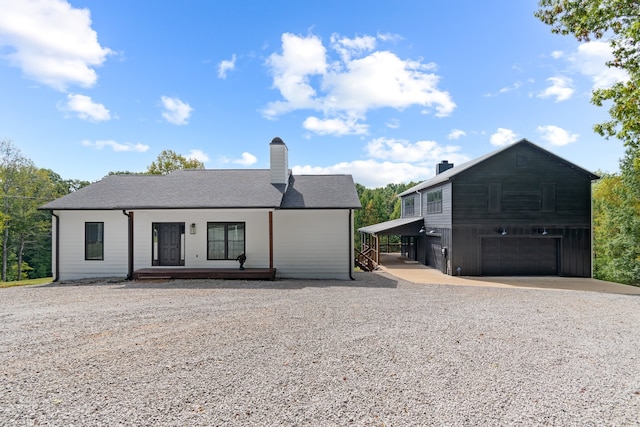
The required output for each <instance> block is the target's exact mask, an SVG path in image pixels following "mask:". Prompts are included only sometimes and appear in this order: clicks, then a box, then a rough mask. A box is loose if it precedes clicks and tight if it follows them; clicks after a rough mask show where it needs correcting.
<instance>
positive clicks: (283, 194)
mask: <svg viewBox="0 0 640 427" xmlns="http://www.w3.org/2000/svg"><path fill="white" fill-rule="evenodd" d="M285 187H286V188H285ZM360 207H361V204H360V200H359V199H358V194H357V192H356V188H355V184H354V182H353V178H352V177H351V175H299V176H293V175H290V178H289V184H288V185H287V186H285V185H281V184H271V171H270V170H269V169H197V170H177V171H174V172H171V173H169V174H168V175H109V176H106V177H104V178H103V179H102V180H100V181H98V182H95V183H93V184H91V185H89V186H87V187H84V188H81V189H80V190H78V191H76V192H73V193H70V194H68V195H66V196H64V197H61V198H59V199H57V200H54V201H52V202H49V203H47V204H46V205H44V206H42V207H41V208H40V209H50V210H110V209H220V208H279V209H332V208H337V209H345V208H348V209H359V208H360Z"/></svg>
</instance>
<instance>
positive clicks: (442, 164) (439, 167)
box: [436, 160, 453, 175]
mask: <svg viewBox="0 0 640 427" xmlns="http://www.w3.org/2000/svg"><path fill="white" fill-rule="evenodd" d="M452 167H453V163H449V162H448V161H446V160H443V161H441V162H440V163H438V164H437V165H436V175H439V174H441V173H442V172H444V171H446V170H448V169H451V168H452Z"/></svg>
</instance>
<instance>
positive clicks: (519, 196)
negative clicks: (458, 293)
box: [359, 139, 599, 277]
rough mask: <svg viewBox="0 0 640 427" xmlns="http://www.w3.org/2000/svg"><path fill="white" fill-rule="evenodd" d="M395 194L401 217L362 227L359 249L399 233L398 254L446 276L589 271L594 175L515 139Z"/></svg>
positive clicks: (376, 251)
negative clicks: (380, 237)
mask: <svg viewBox="0 0 640 427" xmlns="http://www.w3.org/2000/svg"><path fill="white" fill-rule="evenodd" d="M436 172H437V174H436V175H435V177H433V178H431V179H429V180H426V181H424V182H422V183H421V184H418V185H416V186H414V187H412V188H410V189H408V190H407V191H405V192H403V193H401V194H400V195H399V197H400V198H401V200H402V217H401V218H400V219H397V220H393V221H389V222H385V223H381V224H375V225H371V226H367V227H363V228H360V229H359V231H360V232H361V233H362V241H363V245H364V247H365V249H369V251H370V253H371V254H373V255H372V256H374V257H375V256H377V254H379V249H380V248H379V236H384V235H400V236H401V242H402V246H401V247H402V249H401V251H402V254H403V255H404V256H406V257H407V258H409V259H411V260H415V261H418V262H421V263H423V264H426V265H429V266H432V267H434V268H437V269H439V270H441V271H442V272H443V273H446V274H450V275H458V274H460V275H464V276H541V275H543V276H551V275H559V276H573V277H591V275H592V240H591V239H592V218H591V184H592V181H593V180H596V179H598V178H599V177H598V176H597V175H595V174H593V173H591V172H589V171H587V170H585V169H582V168H581V167H579V166H576V165H575V164H573V163H571V162H569V161H567V160H565V159H563V158H561V157H559V156H557V155H555V154H553V153H551V152H549V151H547V150H545V149H543V148H541V147H539V146H538V145H536V144H533V143H531V142H529V141H528V140H526V139H523V140H520V141H518V142H516V143H514V144H512V145H509V146H507V147H505V148H502V149H500V150H497V151H494V152H492V153H489V154H487V155H484V156H482V157H480V158H478V159H476V160H472V161H470V162H467V163H465V164H462V165H459V166H455V167H454V166H453V165H452V164H451V163H448V162H446V161H443V162H442V163H440V164H439V165H438V166H437V168H436Z"/></svg>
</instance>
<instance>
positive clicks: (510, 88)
mask: <svg viewBox="0 0 640 427" xmlns="http://www.w3.org/2000/svg"><path fill="white" fill-rule="evenodd" d="M521 87H522V82H515V83H514V84H512V85H511V86H505V87H502V88H500V89H499V90H498V92H496V93H487V94H486V95H485V96H486V97H487V98H493V97H495V96H498V95H502V94H503V93H508V92H511V91H514V90H518V89H520V88H521Z"/></svg>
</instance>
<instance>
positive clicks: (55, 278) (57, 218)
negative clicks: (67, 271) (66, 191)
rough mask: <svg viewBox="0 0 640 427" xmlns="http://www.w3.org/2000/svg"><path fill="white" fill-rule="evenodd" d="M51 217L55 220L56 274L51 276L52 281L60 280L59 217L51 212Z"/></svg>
mask: <svg viewBox="0 0 640 427" xmlns="http://www.w3.org/2000/svg"><path fill="white" fill-rule="evenodd" d="M51 216H53V217H54V218H55V219H56V249H55V253H56V274H55V276H53V281H54V282H57V281H58V280H60V217H59V216H58V215H56V214H54V213H53V211H51Z"/></svg>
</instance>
